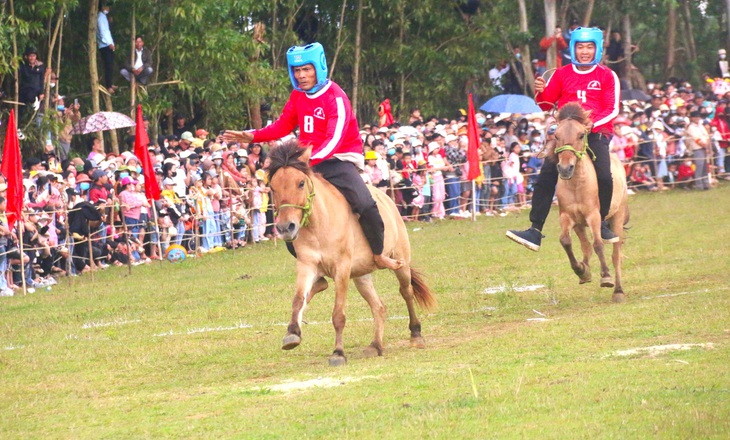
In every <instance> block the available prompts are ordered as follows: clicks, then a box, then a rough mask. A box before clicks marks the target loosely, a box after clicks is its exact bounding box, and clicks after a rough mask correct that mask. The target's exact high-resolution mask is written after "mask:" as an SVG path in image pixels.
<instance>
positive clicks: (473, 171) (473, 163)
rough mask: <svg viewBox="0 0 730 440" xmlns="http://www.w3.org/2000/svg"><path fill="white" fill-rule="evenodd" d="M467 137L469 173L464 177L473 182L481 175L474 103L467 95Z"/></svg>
mask: <svg viewBox="0 0 730 440" xmlns="http://www.w3.org/2000/svg"><path fill="white" fill-rule="evenodd" d="M466 134H467V137H468V138H469V148H468V149H467V153H466V158H467V161H468V163H469V172H468V173H467V175H466V178H467V179H468V180H474V179H476V178H477V177H479V176H480V175H481V174H482V173H481V170H480V169H479V166H480V164H479V143H480V139H479V127H477V117H476V113H474V102H472V99H471V93H469V116H468V119H467V131H466Z"/></svg>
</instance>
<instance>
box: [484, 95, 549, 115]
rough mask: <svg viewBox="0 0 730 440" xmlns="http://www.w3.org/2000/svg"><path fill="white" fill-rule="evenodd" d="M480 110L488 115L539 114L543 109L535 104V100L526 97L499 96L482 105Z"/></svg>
mask: <svg viewBox="0 0 730 440" xmlns="http://www.w3.org/2000/svg"><path fill="white" fill-rule="evenodd" d="M479 110H482V111H485V112H487V113H519V114H528V113H537V112H541V111H542V109H541V108H540V107H538V106H537V104H535V100H533V99H532V98H528V97H527V96H524V95H497V96H495V97H494V98H492V99H490V100H489V101H487V102H485V103H484V104H482V106H481V107H479Z"/></svg>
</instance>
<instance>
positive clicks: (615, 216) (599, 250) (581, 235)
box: [553, 103, 629, 302]
mask: <svg viewBox="0 0 730 440" xmlns="http://www.w3.org/2000/svg"><path fill="white" fill-rule="evenodd" d="M589 122H590V120H589V119H588V113H587V112H586V111H585V110H583V108H582V107H581V106H580V104H577V103H570V104H566V105H565V106H563V108H562V109H560V112H559V113H558V128H557V130H556V132H555V139H556V141H555V149H554V151H553V154H556V155H557V159H556V161H557V167H558V175H559V176H560V180H559V181H558V186H557V196H558V205H559V207H560V228H561V234H560V244H562V245H563V248H564V249H565V252H566V253H567V254H568V259H569V260H570V266H571V267H572V268H573V271H574V272H575V274H576V275H578V277H579V278H580V284H583V283H587V282H589V281H591V270H590V266H589V260H590V257H591V253H592V250H595V252H596V255H598V260H599V261H600V263H601V287H613V288H614V291H613V297H612V299H613V301H614V302H621V301H623V300H624V298H625V297H624V292H623V288H622V287H621V257H622V256H621V250H622V249H621V248H622V246H623V242H624V225H625V224H626V222H627V221H628V219H629V209H628V195H627V192H626V172H625V171H624V167H623V165H622V164H621V161H620V160H619V159H618V157H616V155H614V154H612V155H611V175H612V178H613V198H612V199H611V208H610V210H609V213H608V216H607V217H606V219H607V220H608V221H609V223H610V225H611V229H612V230H613V232H614V233H615V234H616V235H617V236H618V237H619V241H618V242H616V243H614V245H613V267H614V270H615V271H616V278H615V282H614V280H612V278H611V273H610V270H609V268H608V265H607V264H606V259H605V257H604V253H603V241H602V240H601V214H600V203H599V201H598V180H597V178H596V170H595V168H594V167H593V164H592V163H591V160H592V158H591V157H590V155H591V154H592V151H590V148H589V147H588V141H587V133H588V130H589V128H588V127H589ZM586 226H587V227H588V228H590V230H591V234H592V235H593V244H592V246H591V243H590V242H589V241H588V237H587V236H586ZM571 229H573V230H574V231H575V233H576V235H577V236H578V239H579V240H580V243H581V248H582V251H583V261H581V262H578V261H577V260H576V258H575V255H574V254H573V248H572V241H571V238H570V230H571Z"/></svg>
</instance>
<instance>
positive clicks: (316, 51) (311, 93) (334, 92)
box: [223, 43, 403, 270]
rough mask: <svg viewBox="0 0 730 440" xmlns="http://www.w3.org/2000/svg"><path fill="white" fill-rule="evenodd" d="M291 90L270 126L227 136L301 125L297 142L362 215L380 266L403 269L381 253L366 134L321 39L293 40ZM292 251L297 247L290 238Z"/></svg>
mask: <svg viewBox="0 0 730 440" xmlns="http://www.w3.org/2000/svg"><path fill="white" fill-rule="evenodd" d="M286 58H287V63H288V69H289V79H290V80H291V83H292V87H293V88H294V90H292V92H291V94H290V95H289V101H287V103H286V104H285V105H284V109H283V111H282V113H281V116H280V117H279V119H278V120H276V121H275V122H274V123H272V124H271V125H269V126H268V127H265V128H262V129H260V130H252V131H233V130H226V132H225V133H224V134H223V139H224V140H225V141H233V142H244V143H251V142H268V141H273V140H276V139H281V138H282V137H284V136H287V135H289V134H290V133H292V132H293V131H294V129H295V128H296V127H299V143H300V144H301V145H307V146H311V148H312V154H311V156H310V159H309V164H310V166H311V167H312V171H314V172H315V173H318V174H321V175H322V177H324V179H325V180H327V181H328V182H329V183H331V184H332V185H334V186H335V187H336V188H337V189H338V190H339V191H340V192H341V193H342V195H343V196H345V199H346V200H347V201H348V203H350V206H351V207H352V210H353V212H355V213H356V214H358V215H359V221H360V225H361V226H362V229H363V233H364V234H365V238H366V239H367V241H368V244H369V245H370V248H371V250H372V251H373V256H374V257H373V259H374V262H375V264H376V266H378V267H379V268H381V269H392V270H396V269H399V268H400V267H401V266H402V265H403V261H402V260H395V259H392V258H390V257H388V256H387V255H383V240H384V238H385V235H384V234H385V226H384V224H383V219H382V218H381V216H380V212H379V211H378V207H377V205H376V204H375V200H374V199H373V197H372V195H371V194H370V191H369V190H368V188H367V186H366V185H365V182H363V180H362V178H361V177H360V173H359V170H361V169H364V162H365V161H364V157H363V153H362V139H361V137H360V130H359V126H358V122H357V118H356V117H355V114H354V113H353V111H352V105H351V104H350V99H349V98H348V97H347V95H346V94H345V92H344V91H342V89H341V88H340V86H338V85H337V84H336V83H335V82H334V81H332V80H330V79H329V78H327V73H328V70H327V61H326V58H325V54H324V48H323V47H322V45H321V44H319V43H312V44H308V45H306V46H293V47H291V48H290V49H289V50H288V51H287V54H286ZM287 248H288V249H289V251H290V252H291V253H292V254H294V247H293V246H292V245H291V244H290V243H287Z"/></svg>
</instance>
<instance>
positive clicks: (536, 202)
mask: <svg viewBox="0 0 730 440" xmlns="http://www.w3.org/2000/svg"><path fill="white" fill-rule="evenodd" d="M610 140H611V138H610V137H608V136H606V135H603V134H597V133H591V134H589V135H588V145H589V146H590V147H591V150H593V152H594V153H595V154H596V160H595V161H592V162H593V166H594V167H595V168H596V177H597V178H598V199H599V202H600V203H601V219H605V218H606V216H607V215H608V210H609V209H610V208H611V198H612V197H613V178H612V177H611V156H610V154H609V151H608V143H609V142H610ZM589 157H591V159H592V156H590V155H589ZM557 184H558V168H557V163H556V162H555V160H554V159H552V157H547V158H545V163H543V165H542V168H541V169H540V175H539V176H538V177H537V183H536V184H535V192H534V194H533V196H532V210H530V221H531V222H532V227H533V228H535V229H539V230H542V226H543V225H544V224H545V220H546V219H547V216H548V214H549V213H550V205H551V204H552V201H553V196H554V195H555V186H556V185H557Z"/></svg>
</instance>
